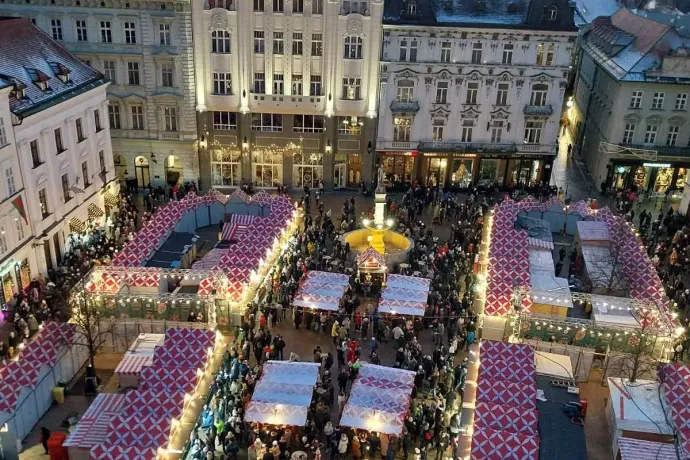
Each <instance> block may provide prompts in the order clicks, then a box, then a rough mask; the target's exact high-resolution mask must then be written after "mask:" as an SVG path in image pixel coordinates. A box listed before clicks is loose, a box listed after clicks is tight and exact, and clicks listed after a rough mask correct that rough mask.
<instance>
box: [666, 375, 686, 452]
mask: <svg viewBox="0 0 690 460" xmlns="http://www.w3.org/2000/svg"><path fill="white" fill-rule="evenodd" d="M663 381H664V383H663V389H664V397H665V398H666V402H668V405H669V406H671V419H672V420H673V424H674V425H675V427H676V430H677V431H678V438H679V444H680V447H681V449H682V451H681V454H682V458H687V457H690V368H688V367H687V366H685V365H683V364H668V365H666V366H664V378H663Z"/></svg>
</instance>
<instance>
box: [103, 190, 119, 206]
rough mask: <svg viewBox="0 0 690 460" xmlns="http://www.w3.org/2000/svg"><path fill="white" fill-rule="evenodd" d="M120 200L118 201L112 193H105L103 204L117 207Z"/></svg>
mask: <svg viewBox="0 0 690 460" xmlns="http://www.w3.org/2000/svg"><path fill="white" fill-rule="evenodd" d="M119 201H120V200H118V199H117V197H116V196H115V195H113V194H112V193H110V192H105V193H104V194H103V202H104V203H105V204H106V206H111V207H116V206H117V204H118V203H119Z"/></svg>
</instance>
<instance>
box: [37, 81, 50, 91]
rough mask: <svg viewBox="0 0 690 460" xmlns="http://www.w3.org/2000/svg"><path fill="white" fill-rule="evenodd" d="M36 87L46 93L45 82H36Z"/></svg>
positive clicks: (46, 84)
mask: <svg viewBox="0 0 690 460" xmlns="http://www.w3.org/2000/svg"><path fill="white" fill-rule="evenodd" d="M36 86H38V87H39V88H40V89H41V91H48V82H47V81H37V82H36Z"/></svg>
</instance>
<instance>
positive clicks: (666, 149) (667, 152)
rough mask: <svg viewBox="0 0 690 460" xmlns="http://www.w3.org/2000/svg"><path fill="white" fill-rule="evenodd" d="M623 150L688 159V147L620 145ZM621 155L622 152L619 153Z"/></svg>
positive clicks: (689, 152)
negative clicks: (650, 152) (637, 150)
mask: <svg viewBox="0 0 690 460" xmlns="http://www.w3.org/2000/svg"><path fill="white" fill-rule="evenodd" d="M620 146H621V147H623V148H630V149H639V150H646V151H655V152H656V154H657V156H667V157H690V147H678V146H675V145H674V146H670V145H645V144H620ZM620 153H621V154H622V153H624V152H620Z"/></svg>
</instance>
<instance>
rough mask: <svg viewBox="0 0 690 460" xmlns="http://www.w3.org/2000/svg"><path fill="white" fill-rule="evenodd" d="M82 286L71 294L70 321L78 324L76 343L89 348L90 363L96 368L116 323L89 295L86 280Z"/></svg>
mask: <svg viewBox="0 0 690 460" xmlns="http://www.w3.org/2000/svg"><path fill="white" fill-rule="evenodd" d="M80 287H81V290H77V289H75V290H73V292H72V295H71V296H70V307H71V309H72V318H71V320H70V321H71V322H72V323H73V324H75V325H76V326H77V328H76V332H75V342H74V343H75V345H79V346H83V347H85V348H86V349H87V350H88V352H89V364H90V365H91V367H93V368H94V369H96V362H95V360H96V356H97V355H98V353H99V351H100V350H101V347H102V346H103V345H105V343H106V342H107V340H108V338H109V337H111V336H112V334H113V331H114V328H115V323H114V320H112V319H110V318H108V317H107V316H106V314H105V312H104V310H103V307H101V306H99V305H97V304H96V302H95V301H94V299H92V298H91V297H90V296H89V295H88V293H87V291H86V289H85V287H86V282H85V281H82V283H81V286H80Z"/></svg>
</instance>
